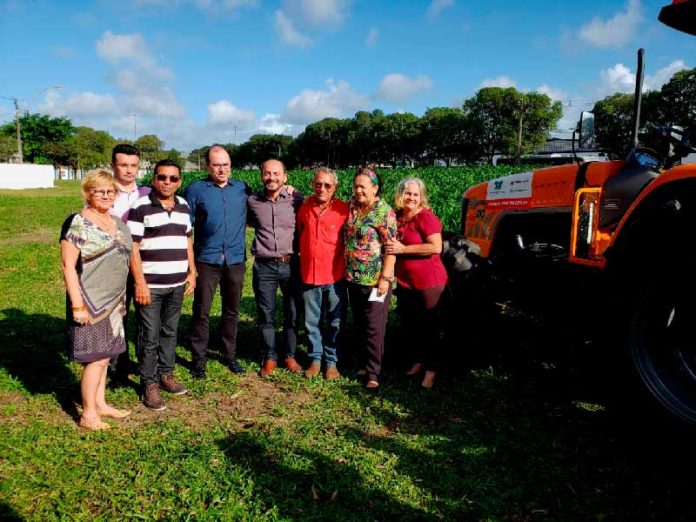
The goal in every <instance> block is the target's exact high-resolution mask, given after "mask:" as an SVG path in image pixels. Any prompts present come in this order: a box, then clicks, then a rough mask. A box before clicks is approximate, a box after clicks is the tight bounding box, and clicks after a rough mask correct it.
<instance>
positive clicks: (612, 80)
mask: <svg viewBox="0 0 696 522" xmlns="http://www.w3.org/2000/svg"><path fill="white" fill-rule="evenodd" d="M599 77H600V78H601V79H602V85H601V89H602V91H604V92H606V93H607V94H611V93H614V92H632V91H633V90H634V88H635V87H634V86H635V84H636V75H635V73H633V72H631V70H630V69H629V68H628V67H626V66H625V65H624V64H622V63H617V64H616V65H614V67H611V68H609V69H604V70H603V71H600V73H599Z"/></svg>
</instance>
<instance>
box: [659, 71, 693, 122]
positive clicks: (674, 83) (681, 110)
mask: <svg viewBox="0 0 696 522" xmlns="http://www.w3.org/2000/svg"><path fill="white" fill-rule="evenodd" d="M659 104H660V116H659V118H660V120H661V123H663V124H665V125H679V126H681V127H684V128H688V129H691V130H692V131H696V68H694V69H687V70H684V71H679V72H677V73H675V74H674V76H672V78H671V79H670V80H669V81H668V82H667V83H666V84H664V85H663V86H662V89H661V90H660V102H659Z"/></svg>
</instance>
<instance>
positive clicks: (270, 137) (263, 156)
mask: <svg viewBox="0 0 696 522" xmlns="http://www.w3.org/2000/svg"><path fill="white" fill-rule="evenodd" d="M292 142H293V138H292V136H286V135H284V134H254V135H253V136H251V137H250V138H249V140H248V141H246V142H245V143H243V144H242V145H240V147H239V151H238V157H239V159H240V160H243V161H244V163H243V164H244V165H253V166H255V167H258V166H259V165H261V163H262V162H264V161H266V160H267V159H280V160H281V161H283V162H284V163H285V164H286V166H287V167H288V168H290V165H288V160H289V159H290V154H289V152H290V145H291V143H292ZM290 163H291V164H292V162H290Z"/></svg>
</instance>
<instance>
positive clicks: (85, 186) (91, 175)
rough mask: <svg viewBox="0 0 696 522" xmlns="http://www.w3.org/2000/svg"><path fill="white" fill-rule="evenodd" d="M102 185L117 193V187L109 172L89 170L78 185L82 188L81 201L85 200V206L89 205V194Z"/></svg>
mask: <svg viewBox="0 0 696 522" xmlns="http://www.w3.org/2000/svg"><path fill="white" fill-rule="evenodd" d="M102 185H109V186H110V187H112V188H113V189H114V191H115V192H116V193H118V185H117V184H116V180H115V179H114V177H113V176H112V175H111V172H109V171H108V170H106V169H94V170H90V171H89V172H88V173H87V175H86V176H85V177H84V179H83V180H82V183H81V184H80V187H81V188H82V199H84V200H85V204H87V203H89V193H90V192H92V190H94V189H95V188H97V187H100V186H102Z"/></svg>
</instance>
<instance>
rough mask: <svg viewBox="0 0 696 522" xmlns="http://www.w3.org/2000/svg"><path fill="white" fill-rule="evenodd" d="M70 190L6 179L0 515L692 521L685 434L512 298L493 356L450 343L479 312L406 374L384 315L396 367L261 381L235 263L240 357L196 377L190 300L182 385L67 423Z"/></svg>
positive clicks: (123, 396) (0, 279) (121, 391)
mask: <svg viewBox="0 0 696 522" xmlns="http://www.w3.org/2000/svg"><path fill="white" fill-rule="evenodd" d="M457 196H458V195H456V196H455V197H457ZM79 208H80V196H79V190H78V187H77V185H76V184H74V183H70V182H60V183H58V186H57V188H55V189H53V190H48V189H44V190H27V191H19V192H10V191H0V299H1V302H2V308H1V309H0V518H1V519H17V520H20V519H23V520H37V521H44V520H130V519H143V520H303V521H304V520H365V521H371V520H465V521H468V520H472V521H479V520H486V521H487V520H507V521H515V522H519V521H536V520H544V521H546V520H554V521H556V520H561V521H563V520H578V521H585V520H656V521H662V520H693V519H694V516H695V515H696V506H695V505H694V504H693V501H692V499H693V480H692V479H691V478H687V479H685V478H684V477H685V476H686V477H690V473H689V472H690V471H691V470H693V469H694V464H695V463H696V460H695V459H694V458H693V451H692V450H691V449H690V446H689V442H690V440H691V439H692V434H688V433H685V432H684V431H683V430H678V429H674V428H672V427H670V426H669V425H666V424H660V425H659V426H655V425H653V426H648V427H647V428H643V429H642V430H640V429H637V428H635V425H633V424H630V425H629V424H625V421H624V417H623V416H622V415H619V413H618V412H617V411H616V410H615V408H613V407H611V405H610V403H609V402H607V400H606V397H607V396H608V394H607V393H606V389H604V388H602V387H601V386H598V380H599V377H598V375H599V372H598V371H597V370H598V368H600V367H601V366H602V363H603V360H604V359H603V358H602V357H601V356H599V355H598V354H596V353H594V354H592V357H591V356H590V353H591V352H592V347H591V346H590V347H587V346H586V345H585V343H584V340H582V339H578V338H576V337H573V336H570V335H568V334H567V333H565V332H563V331H560V330H559V329H557V328H553V327H552V326H549V325H544V324H543V323H539V322H538V321H534V320H532V318H529V317H525V316H522V315H520V314H519V313H513V311H509V313H507V314H505V315H502V316H501V318H500V324H499V325H498V327H496V328H495V331H493V332H491V333H490V342H489V345H490V346H488V348H489V349H490V350H491V351H493V352H495V353H497V354H500V355H499V356H497V357H495V358H494V359H493V360H492V364H491V366H490V367H486V368H479V369H474V370H470V369H467V368H465V367H464V366H463V364H462V361H465V360H466V359H467V357H466V355H467V354H468V353H470V352H472V351H475V350H480V349H481V348H482V347H481V346H474V345H471V344H468V343H467V342H466V340H467V336H466V334H465V330H466V328H475V327H476V326H477V325H467V324H466V320H465V318H463V319H462V332H463V334H462V342H461V344H459V345H457V346H450V347H449V348H450V356H449V359H448V364H447V368H448V372H447V374H446V375H441V376H439V377H438V381H437V383H436V386H435V387H434V388H433V389H432V390H430V391H424V390H422V389H420V387H419V386H418V382H417V381H412V380H408V379H406V378H405V377H403V376H402V370H401V365H402V364H403V361H402V357H401V352H402V351H403V346H404V342H403V339H404V338H406V337H407V336H408V328H413V327H414V326H413V325H409V326H408V327H406V328H405V329H404V330H400V329H398V328H396V326H397V325H396V324H392V325H391V328H390V330H389V332H388V341H387V342H388V347H387V356H386V363H387V366H388V368H389V369H388V370H387V372H386V373H385V375H384V377H383V379H382V381H383V383H382V387H381V388H380V390H379V392H378V393H373V394H370V393H366V392H365V390H363V389H362V388H361V387H360V386H359V385H358V383H356V382H354V381H353V380H350V379H348V378H341V379H339V380H338V381H335V382H325V381H323V380H316V381H312V382H309V381H307V380H305V379H303V378H302V377H299V376H293V375H289V374H287V372H285V371H279V372H277V375H276V376H274V377H273V378H271V379H269V380H266V381H262V380H261V379H259V378H258V377H257V376H256V374H255V372H254V371H255V370H258V363H259V360H258V352H257V348H256V346H257V345H256V335H255V330H254V323H253V317H254V301H253V295H252V292H251V284H250V281H247V284H246V287H245V291H244V297H243V303H242V307H243V308H242V311H243V313H242V317H241V323H240V336H239V344H240V354H241V358H242V362H243V364H244V365H245V366H247V368H249V370H250V372H249V373H247V374H246V375H243V376H232V375H231V374H230V373H229V372H227V371H226V370H225V369H224V368H223V366H222V365H221V364H220V363H219V362H218V361H216V360H213V361H212V362H211V363H210V364H209V378H208V380H206V381H205V382H193V381H192V380H191V379H190V377H189V372H188V367H189V366H190V354H189V352H188V351H187V349H186V348H185V346H184V345H185V341H186V338H187V335H186V332H187V331H188V326H189V322H190V317H191V315H190V314H191V300H190V299H188V300H187V301H186V302H185V307H184V312H183V317H182V323H181V325H180V333H181V335H180V346H179V347H178V349H177V354H178V366H177V370H176V375H177V378H179V379H180V380H181V381H182V382H184V383H185V384H186V385H187V386H188V387H189V388H190V393H189V395H187V396H183V397H177V398H169V397H166V398H165V400H166V401H167V406H168V408H167V410H166V411H164V412H161V413H154V412H151V411H149V410H147V409H145V408H144V407H143V406H142V405H141V403H140V402H139V396H138V389H137V386H136V383H135V381H134V382H133V386H132V387H122V388H116V389H109V390H108V392H107V393H108V399H109V400H110V401H111V402H113V403H114V404H115V405H117V406H118V407H123V408H129V409H131V410H133V415H132V416H131V417H130V418H128V419H126V420H123V421H110V422H111V423H112V425H113V429H111V430H109V431H108V432H101V433H92V432H86V431H84V430H80V429H78V428H77V426H76V424H75V419H76V417H77V415H78V411H77V405H78V404H79V395H78V391H79V389H78V382H79V376H80V370H81V368H80V366H79V365H76V364H74V363H71V362H69V361H68V359H67V357H66V350H65V343H66V338H65V334H64V329H65V322H64V287H63V282H62V277H61V273H60V268H59V247H58V232H59V228H60V225H61V223H62V221H63V219H64V218H65V217H66V216H67V215H68V214H69V213H71V212H74V211H77V210H78V209H79ZM249 267H250V264H249ZM218 314H219V303H217V302H216V304H215V307H214V311H213V314H212V315H213V316H214V317H215V319H217V318H218V317H219V315H218ZM131 326H133V325H132V324H131ZM213 326H214V327H215V326H217V324H215V323H214V325H213ZM303 346H304V345H303ZM348 346H350V338H349V342H348ZM130 350H131V354H133V346H132V344H131V347H130ZM587 350H589V352H590V353H585V352H586V351H587ZM581 352H583V353H582V354H581ZM571 355H582V356H581V357H580V356H578V357H572V356H571ZM301 360H302V359H301ZM302 362H305V363H306V360H302ZM134 379H135V377H134Z"/></svg>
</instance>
